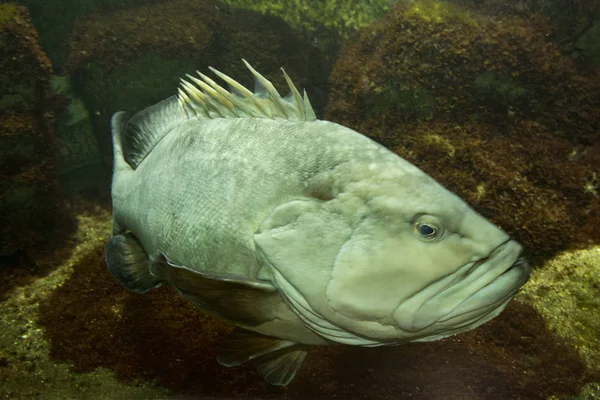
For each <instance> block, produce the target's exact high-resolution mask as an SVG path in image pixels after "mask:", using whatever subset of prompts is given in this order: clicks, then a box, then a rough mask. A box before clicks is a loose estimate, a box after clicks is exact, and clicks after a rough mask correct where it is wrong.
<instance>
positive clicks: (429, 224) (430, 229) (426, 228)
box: [413, 215, 444, 242]
mask: <svg viewBox="0 0 600 400" xmlns="http://www.w3.org/2000/svg"><path fill="white" fill-rule="evenodd" d="M413 230H414V232H415V234H416V235H417V237H418V238H419V239H421V240H425V241H428V242H429V241H434V240H437V239H439V238H440V237H442V235H443V233H444V226H443V225H442V221H440V219H439V218H436V217H434V216H432V215H418V216H417V217H416V218H415V219H414V222H413Z"/></svg>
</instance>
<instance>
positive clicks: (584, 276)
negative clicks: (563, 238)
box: [517, 246, 600, 368]
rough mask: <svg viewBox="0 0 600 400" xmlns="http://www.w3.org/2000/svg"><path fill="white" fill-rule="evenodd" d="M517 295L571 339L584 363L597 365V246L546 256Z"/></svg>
mask: <svg viewBox="0 0 600 400" xmlns="http://www.w3.org/2000/svg"><path fill="white" fill-rule="evenodd" d="M517 298H518V299H519V301H522V302H525V303H527V304H531V305H532V306H533V307H534V308H535V309H536V310H537V311H538V312H539V313H540V314H541V315H542V317H543V318H544V320H545V321H546V323H547V324H548V326H549V327H550V329H551V330H552V331H554V332H556V333H557V334H558V335H560V336H561V337H564V338H566V339H567V340H568V341H569V342H570V343H572V344H573V345H574V346H575V348H576V349H577V350H578V352H579V353H580V354H581V357H582V358H583V360H585V362H586V363H587V364H588V366H590V367H591V368H599V367H600V341H599V340H598V337H599V335H600V319H599V318H598V316H599V315H600V246H595V247H591V248H589V249H584V250H575V251H568V252H565V253H562V254H560V255H558V256H556V257H554V258H552V259H551V260H548V261H547V262H546V263H545V264H544V265H543V267H542V268H539V269H537V270H535V271H534V272H533V274H532V276H531V278H530V279H529V282H528V283H527V285H526V286H524V287H523V288H522V289H521V292H520V293H519V295H518V296H517Z"/></svg>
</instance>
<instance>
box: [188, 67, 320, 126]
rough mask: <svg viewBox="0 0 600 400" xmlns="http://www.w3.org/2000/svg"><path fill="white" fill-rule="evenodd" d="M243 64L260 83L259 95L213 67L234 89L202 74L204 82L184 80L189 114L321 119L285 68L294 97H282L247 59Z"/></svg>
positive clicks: (193, 79)
mask: <svg viewBox="0 0 600 400" xmlns="http://www.w3.org/2000/svg"><path fill="white" fill-rule="evenodd" d="M242 61H243V62H244V65H245V66H246V67H247V68H248V70H249V71H250V72H251V74H252V76H253V77H254V78H255V80H256V82H257V83H258V85H257V87H258V88H259V89H258V92H254V93H253V92H251V91H250V90H248V89H247V88H246V87H244V86H243V85H241V84H240V83H239V82H237V81H235V80H233V79H232V78H230V77H229V76H227V75H225V74H223V73H222V72H220V71H218V70H216V69H214V68H212V67H209V69H210V70H211V71H212V72H213V73H214V74H215V75H217V76H218V77H219V78H221V79H222V80H223V81H225V82H226V83H227V84H228V85H229V87H230V88H233V89H232V90H230V91H228V90H226V89H225V88H223V87H222V86H221V85H219V84H218V83H216V82H215V81H214V80H213V79H211V78H209V77H208V76H206V75H204V74H202V73H201V72H199V71H198V75H199V76H200V78H201V79H198V78H196V77H193V76H191V75H187V77H186V78H187V80H186V79H182V80H181V87H180V89H179V103H180V104H181V105H183V107H184V108H186V109H187V110H186V112H188V111H192V112H193V114H194V115H196V117H198V118H201V117H204V118H245V117H246V118H247V117H250V118H269V119H274V118H278V119H279V118H283V119H288V120H292V119H295V120H301V121H314V120H316V119H317V118H316V115H315V112H314V110H313V108H312V106H311V104H310V101H309V100H308V96H307V95H306V91H305V92H304V96H302V95H300V92H299V91H298V89H297V88H296V86H295V85H294V83H293V82H292V80H291V79H290V77H289V76H288V75H287V73H286V72H285V71H284V70H283V69H282V73H283V76H284V78H285V81H286V83H287V85H288V87H289V89H290V93H291V96H288V97H286V98H283V97H281V95H280V94H279V92H278V91H277V89H275V86H273V84H272V83H271V82H270V81H269V80H268V79H266V78H265V77H264V76H263V75H261V74H260V73H259V72H258V71H256V70H255V69H254V68H253V67H252V66H251V65H250V64H249V63H248V62H247V61H246V60H242ZM188 115H189V112H188Z"/></svg>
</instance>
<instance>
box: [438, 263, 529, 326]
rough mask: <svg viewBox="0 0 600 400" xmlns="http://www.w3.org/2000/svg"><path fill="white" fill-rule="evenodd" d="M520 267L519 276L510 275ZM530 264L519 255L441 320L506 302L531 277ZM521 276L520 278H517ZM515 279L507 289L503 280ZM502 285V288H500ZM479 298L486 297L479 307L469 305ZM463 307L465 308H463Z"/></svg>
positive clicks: (491, 308)
mask: <svg viewBox="0 0 600 400" xmlns="http://www.w3.org/2000/svg"><path fill="white" fill-rule="evenodd" d="M516 269H520V270H521V271H520V272H518V274H519V275H518V276H517V277H510V276H508V275H509V274H516V273H515V270H516ZM529 271H530V266H529V263H528V262H527V260H526V259H525V258H524V257H519V258H518V259H517V260H516V261H515V262H514V263H513V264H511V265H510V266H509V267H508V268H507V269H506V270H505V271H504V272H502V273H501V274H500V275H498V276H497V277H496V278H494V279H493V280H492V281H491V282H489V283H488V284H487V285H485V286H483V287H482V288H480V289H479V290H477V291H476V292H474V293H473V294H471V295H470V296H469V297H467V298H466V299H465V300H464V301H462V302H461V303H460V304H458V305H457V306H456V307H455V308H454V309H453V310H452V311H451V312H450V313H448V315H447V316H446V317H444V318H441V319H440V320H439V321H441V322H446V321H449V320H452V319H456V318H460V317H461V316H463V315H465V314H472V313H475V312H478V311H479V310H488V309H489V310H488V312H489V311H491V310H493V309H495V308H496V307H497V306H498V305H499V304H502V303H504V302H505V301H506V300H507V299H508V298H510V297H512V296H513V295H514V294H515V293H516V291H517V290H518V289H519V288H520V287H521V286H523V285H524V284H525V282H527V279H528V278H529ZM516 278H519V279H516ZM509 279H510V280H514V281H513V282H512V284H511V285H510V286H509V289H508V290H507V289H506V287H504V286H503V285H502V284H503V283H504V282H503V280H509ZM498 286H500V288H498ZM477 298H485V299H486V301H485V302H482V304H481V305H480V306H479V307H473V308H469V307H467V305H468V304H469V303H471V302H473V301H476V300H477ZM461 308H463V309H464V310H461Z"/></svg>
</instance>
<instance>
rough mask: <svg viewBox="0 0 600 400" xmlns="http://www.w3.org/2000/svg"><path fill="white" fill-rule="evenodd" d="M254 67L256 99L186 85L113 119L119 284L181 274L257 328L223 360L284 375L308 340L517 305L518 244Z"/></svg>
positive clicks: (428, 330)
mask: <svg viewBox="0 0 600 400" xmlns="http://www.w3.org/2000/svg"><path fill="white" fill-rule="evenodd" d="M248 67H249V68H250V70H251V71H252V73H253V74H254V75H255V77H257V80H258V81H259V82H261V83H262V89H259V90H261V91H262V92H261V93H260V94H259V95H257V97H256V99H259V100H256V99H255V98H251V97H248V99H246V100H248V101H247V104H248V105H244V104H241V100H240V101H238V99H237V97H236V98H234V97H228V94H227V93H225V92H224V91H223V90H222V88H220V87H217V91H219V90H221V92H219V93H224V95H223V96H225V97H223V96H220V95H219V93H212V92H211V91H210V90H211V89H210V88H208V89H206V88H204V87H203V86H200V87H201V88H202V91H203V93H200V90H198V89H193V88H191V85H189V84H188V85H187V86H186V83H184V89H185V90H186V93H188V94H189V96H187V95H186V94H185V93H182V92H180V97H179V101H177V100H175V99H174V98H172V99H167V100H165V101H163V102H161V103H159V104H157V105H155V106H153V107H150V108H149V109H148V110H145V111H142V112H141V113H139V114H138V115H136V116H134V117H132V118H131V119H130V120H128V119H127V117H126V116H125V115H124V114H123V113H118V114H116V115H115V116H114V117H113V141H114V156H115V166H114V176H113V183H112V200H113V219H114V232H113V234H114V236H113V238H112V239H111V241H110V242H109V244H108V245H107V248H106V259H107V263H108V265H109V268H110V270H111V272H112V273H113V274H114V275H115V277H117V279H119V280H120V281H121V283H123V284H124V285H125V286H126V287H127V288H128V289H130V290H132V291H136V292H140V293H143V292H145V291H147V290H150V289H152V288H153V287H157V286H159V285H161V284H170V285H173V286H174V287H175V288H177V290H178V291H179V292H180V293H181V295H183V296H184V297H186V298H187V299H189V300H190V301H192V302H193V303H195V304H196V305H198V306H199V307H201V308H202V309H204V310H205V311H206V312H208V313H211V314H213V315H216V316H218V317H221V318H223V319H225V320H227V321H229V322H231V323H234V324H236V325H237V326H240V327H242V328H244V329H245V330H247V331H243V332H247V333H239V334H238V335H237V336H236V339H235V340H232V341H230V342H229V344H227V345H226V346H225V350H224V355H223V357H221V358H220V361H221V362H222V363H223V364H224V365H237V364H240V363H243V362H245V361H249V360H254V361H256V362H257V368H258V370H259V373H260V374H261V375H262V376H263V377H265V379H267V380H268V381H269V382H271V383H273V384H278V385H285V384H287V383H288V382H289V381H291V380H292V379H293V377H294V375H295V373H296V370H297V369H298V368H299V367H300V365H301V364H302V362H303V360H304V358H305V356H306V350H307V348H305V347H303V346H304V345H323V344H327V343H330V342H338V343H346V344H353V345H360V346H381V345H396V344H401V343H405V342H408V341H428V340H437V339H440V338H443V337H446V336H449V335H453V334H456V333H459V332H463V331H466V330H470V329H473V328H475V327H477V326H479V325H481V324H482V323H485V322H486V321H488V320H490V319H491V318H493V317H495V316H496V315H498V314H499V313H500V312H501V311H502V310H503V309H504V308H505V307H506V305H507V303H508V302H509V301H510V299H511V298H512V296H513V295H514V294H515V293H516V291H517V290H518V288H519V287H520V286H522V285H523V284H524V283H525V282H526V280H527V278H528V275H529V266H528V264H527V263H526V262H525V261H524V260H523V259H522V257H521V252H522V248H521V246H520V245H519V244H518V243H517V242H516V241H514V240H512V239H510V237H509V236H508V235H507V234H506V233H505V232H503V231H502V230H501V229H499V228H498V227H497V226H495V225H494V224H491V223H490V222H488V221H487V220H486V219H485V218H483V217H482V216H480V215H479V214H478V213H477V212H475V211H474V210H473V209H472V208H471V207H469V206H468V205H467V204H466V203H465V202H464V201H462V200H461V199H460V198H459V197H457V196H456V195H454V194H453V193H451V192H449V191H448V190H446V189H445V188H443V187H442V186H441V185H439V184H438V183H436V182H435V181H434V180H433V179H432V178H431V177H429V176H428V175H427V174H425V173H424V172H423V171H421V170H420V169H418V168H417V167H415V166H414V165H412V164H410V163H409V162H407V161H406V160H404V159H402V158H400V157H398V156H397V155H395V154H394V153H392V152H390V151H389V150H387V149H385V148H384V147H382V146H381V145H379V144H377V143H375V142H374V141H372V140H370V139H368V138H367V137H365V136H363V135H361V134H360V133H357V132H355V131H353V130H351V129H349V128H346V127H343V126H341V125H338V124H335V123H333V122H329V121H320V120H316V119H315V118H314V117H311V115H312V109H311V108H310V104H309V102H308V99H307V98H306V96H305V97H304V99H302V98H301V97H300V96H299V94H298V93H297V91H296V90H295V87H293V84H291V82H289V78H288V77H287V75H286V79H288V83H289V84H290V88H291V90H292V92H293V93H294V94H295V95H296V96H295V98H294V99H293V100H292V101H291V102H290V103H289V105H288V103H281V102H280V101H281V99H279V98H278V97H277V96H278V94H277V96H275V95H274V94H273V93H274V92H273V90H274V89H271V87H270V86H269V85H270V83H269V82H268V81H266V80H264V78H262V76H260V75H259V74H258V73H256V71H254V70H253V69H252V68H251V67H250V66H248ZM216 73H218V71H216ZM221 75H222V74H221ZM221 75H219V76H221ZM201 76H202V75H201ZM221 77H223V76H221ZM261 78H262V79H261ZM203 79H204V78H203ZM224 79H230V78H228V77H226V76H225V77H224ZM204 81H205V82H208V83H209V84H210V81H209V80H206V79H205V80H204ZM213 83H214V82H213ZM228 83H230V84H232V82H229V81H228ZM233 84H234V85H235V84H237V82H233ZM205 86H206V85H205ZM213 87H214V86H213ZM243 89H245V88H242V89H240V90H243ZM194 90H197V91H194ZM267 92H268V96H267V95H266V94H265V93H267ZM211 93H212V94H211ZM275 93H276V92H275ZM269 96H270V97H269ZM276 97H277V98H276ZM265 98H270V99H271V100H268V99H267V100H265ZM228 99H229V100H228ZM258 101H261V102H262V103H259V102H258ZM270 101H272V103H269V102H270ZM278 102H280V103H278ZM232 103H235V104H236V105H235V106H234V105H232ZM237 103H240V104H241V105H240V104H237ZM265 104H266V106H265ZM282 104H283V105H282ZM236 107H237V108H236ZM274 110H275V111H274ZM269 117H271V118H269ZM249 331H250V332H249ZM252 332H254V333H252ZM263 335H264V336H263ZM246 344H247V345H248V346H246V347H244V346H245V345H246ZM271 353H272V354H275V355H278V354H282V355H281V356H277V357H275V356H270V355H269V354H271Z"/></svg>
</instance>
